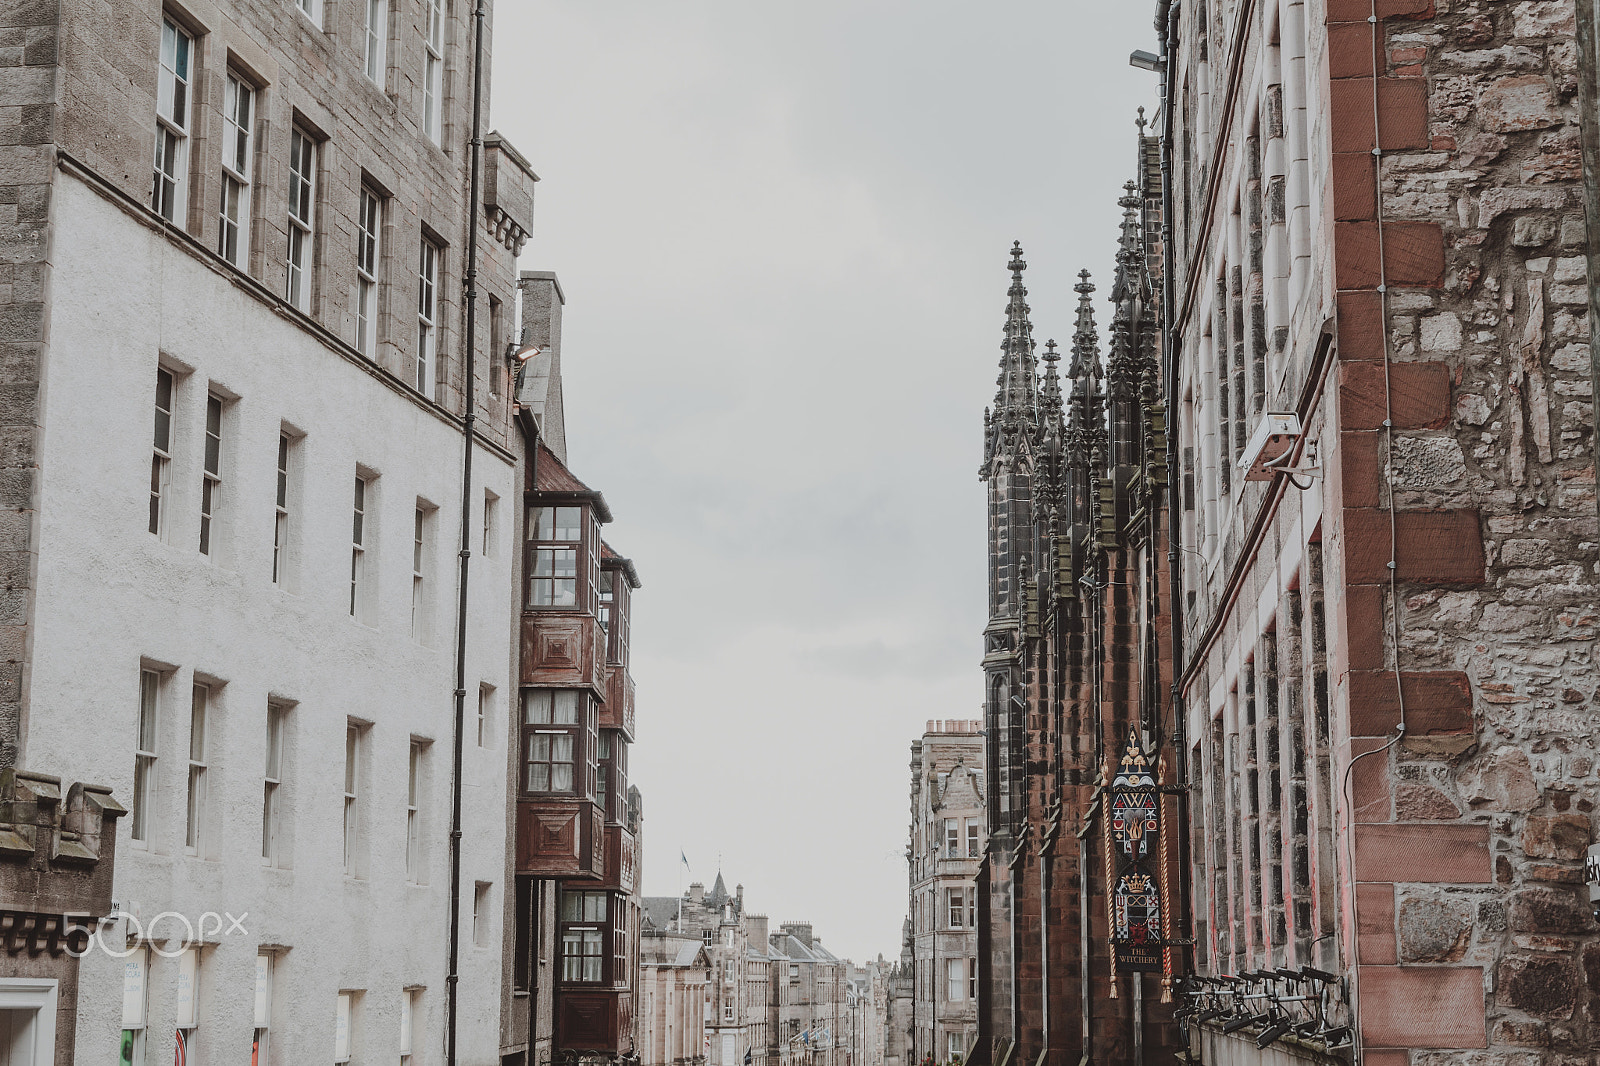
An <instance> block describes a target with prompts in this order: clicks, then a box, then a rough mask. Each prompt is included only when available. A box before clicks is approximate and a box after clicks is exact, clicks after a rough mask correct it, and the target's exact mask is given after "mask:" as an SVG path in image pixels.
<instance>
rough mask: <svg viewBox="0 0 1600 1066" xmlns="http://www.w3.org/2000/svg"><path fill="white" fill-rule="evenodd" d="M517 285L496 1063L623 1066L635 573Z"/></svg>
mask: <svg viewBox="0 0 1600 1066" xmlns="http://www.w3.org/2000/svg"><path fill="white" fill-rule="evenodd" d="M520 287H521V297H522V347H521V348H520V349H519V350H518V352H517V355H516V357H515V361H516V362H517V363H518V364H519V369H518V371H517V378H516V381H515V384H514V392H515V396H516V405H515V406H516V410H515V418H516V427H517V430H518V433H519V435H520V437H521V439H522V442H523V453H524V454H525V455H526V461H525V462H524V463H523V464H522V465H521V466H520V467H519V470H518V473H519V475H520V477H521V486H520V488H521V494H522V503H523V506H522V507H520V508H519V509H518V515H517V517H516V519H515V521H516V523H517V535H518V549H517V550H518V551H519V552H520V553H521V555H522V567H521V574H522V581H521V584H520V588H519V589H518V590H517V595H518V602H519V605H520V608H521V610H520V615H519V619H518V629H517V632H516V634H515V635H514V637H512V638H511V640H508V641H507V643H508V644H509V643H511V641H512V640H514V641H515V645H514V646H515V649H516V650H515V669H516V673H515V680H516V685H515V692H516V698H515V701H514V704H513V705H514V707H515V710H514V711H513V712H512V715H513V717H512V722H513V723H514V724H513V725H512V728H511V737H512V742H511V744H510V745H509V751H508V753H507V754H508V765H509V767H510V769H509V784H508V790H507V792H505V793H502V795H504V796H506V797H507V802H508V803H509V806H510V809H511V811H512V812H513V813H512V816H511V819H510V821H511V825H512V827H513V832H514V842H515V846H514V847H513V848H512V849H510V852H509V853H508V854H507V855H506V857H505V860H506V864H507V868H508V870H509V877H510V879H511V883H512V884H513V886H514V888H513V892H512V893H511V896H510V902H511V907H510V910H509V911H508V921H507V930H506V934H505V947H506V950H507V952H508V954H509V956H510V960H511V962H510V965H509V966H508V967H507V977H508V981H507V982H506V992H507V997H506V998H505V999H504V1000H503V1003H502V1008H503V1009H502V1014H501V1040H502V1052H503V1054H504V1055H505V1056H506V1057H508V1058H510V1059H511V1061H513V1062H516V1063H518V1064H520V1066H533V1064H535V1063H541V1062H548V1061H551V1060H552V1059H559V1060H561V1061H571V1060H574V1059H577V1058H582V1059H584V1060H585V1061H589V1062H593V1061H607V1060H613V1059H632V1058H635V1057H637V1056H638V1055H639V1053H640V1045H639V1043H638V1042H637V1041H636V1040H635V1030H634V1025H635V1019H634V1012H635V1005H636V992H637V989H638V984H639V932H640V917H641V912H640V908H641V901H640V895H639V878H640V872H641V871H640V866H639V858H640V833H641V829H642V821H643V811H642V803H641V799H640V796H639V791H638V790H637V789H635V788H631V787H630V786H629V784H628V752H629V749H630V748H631V747H632V746H633V738H634V686H633V678H632V676H631V675H630V674H629V672H628V658H629V655H628V653H629V646H630V639H629V638H630V631H631V626H630V615H631V610H632V596H633V593H634V591H635V590H637V589H638V588H639V576H638V573H637V572H636V571H635V570H634V566H633V563H632V562H631V561H630V560H628V559H627V558H625V557H624V556H622V555H620V554H619V553H617V552H616V551H614V550H613V549H612V548H611V546H610V545H609V544H607V543H606V542H605V540H604V539H603V538H602V537H601V533H600V530H601V527H602V525H604V524H605V523H609V522H610V521H611V509H610V508H609V507H608V506H607V504H606V500H605V497H604V496H602V495H601V494H600V493H599V492H597V491H595V490H594V489H591V488H590V487H589V486H587V485H585V484H584V483H583V482H582V481H580V480H579V479H578V478H577V477H576V476H575V475H574V474H573V473H572V471H571V469H570V468H569V466H568V457H567V437H566V413H565V405H564V393H563V388H562V378H561V358H562V355H561V314H562V308H563V304H564V300H565V296H564V294H563V293H562V290H561V284H560V282H559V281H558V280H557V278H556V276H555V275H554V274H552V273H550V272H548V271H527V272H524V273H523V275H522V277H521V280H520ZM502 646H505V645H502ZM493 698H494V697H493V693H486V694H485V695H484V699H486V700H488V701H491V702H492V701H493ZM490 713H492V712H488V711H486V712H485V714H486V715H487V714H490Z"/></svg>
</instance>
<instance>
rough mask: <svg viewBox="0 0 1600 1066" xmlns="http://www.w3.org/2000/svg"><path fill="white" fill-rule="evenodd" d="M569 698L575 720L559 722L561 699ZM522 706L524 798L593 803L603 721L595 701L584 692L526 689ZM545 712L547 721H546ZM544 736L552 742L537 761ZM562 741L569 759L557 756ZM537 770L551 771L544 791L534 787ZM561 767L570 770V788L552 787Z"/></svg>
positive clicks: (520, 788) (519, 779)
mask: <svg viewBox="0 0 1600 1066" xmlns="http://www.w3.org/2000/svg"><path fill="white" fill-rule="evenodd" d="M566 694H571V696H572V720H571V721H559V720H557V714H558V711H559V706H558V702H557V698H558V696H564V695H566ZM519 703H520V706H519V714H520V719H519V720H520V722H521V725H520V726H519V732H520V740H519V749H520V750H519V755H520V758H521V763H520V765H521V770H520V772H519V773H518V775H517V786H518V793H519V794H520V795H522V796H570V797H572V798H574V799H592V798H593V796H594V782H595V778H596V776H597V772H598V771H597V767H596V765H595V756H596V748H597V746H598V741H597V739H592V738H597V732H598V725H597V719H598V717H599V715H598V713H597V711H596V708H595V705H594V699H593V697H591V696H590V695H589V693H588V692H586V691H584V690H583V689H575V688H532V687H527V688H523V689H522V692H521V695H520V699H519ZM540 705H542V706H540ZM541 711H542V712H543V714H544V715H547V717H542V716H541V714H540V713H539V712H541ZM541 736H543V737H549V738H550V740H549V742H548V743H547V744H546V745H545V752H544V753H543V754H540V755H539V756H538V757H537V758H536V757H535V749H537V748H538V747H539V744H538V738H539V737H541ZM560 738H566V739H567V752H568V755H567V757H566V758H557V757H556V756H555V751H556V750H557V748H558V747H559V745H558V744H557V740H558V739H560ZM536 766H544V767H547V770H546V773H545V777H544V781H545V785H546V787H544V788H534V787H532V782H533V780H534V776H533V773H532V769H533V768H534V767H536ZM558 766H568V767H570V778H569V780H570V784H569V785H568V787H566V788H554V787H551V786H553V784H554V782H555V780H556V767H558Z"/></svg>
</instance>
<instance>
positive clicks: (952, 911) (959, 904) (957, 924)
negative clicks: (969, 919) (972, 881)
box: [944, 888, 967, 929]
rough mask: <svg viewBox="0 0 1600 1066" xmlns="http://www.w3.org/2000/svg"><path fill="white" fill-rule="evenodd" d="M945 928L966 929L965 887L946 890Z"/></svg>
mask: <svg viewBox="0 0 1600 1066" xmlns="http://www.w3.org/2000/svg"><path fill="white" fill-rule="evenodd" d="M944 905H945V928H946V929H965V928H966V924H965V919H966V916H967V890H966V889H965V888H946V889H945V890H944Z"/></svg>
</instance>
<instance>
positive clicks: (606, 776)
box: [595, 729, 629, 825]
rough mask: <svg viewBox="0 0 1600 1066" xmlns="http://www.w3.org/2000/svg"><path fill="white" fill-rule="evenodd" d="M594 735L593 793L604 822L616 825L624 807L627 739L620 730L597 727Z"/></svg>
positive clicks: (626, 783)
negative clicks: (598, 803) (603, 811)
mask: <svg viewBox="0 0 1600 1066" xmlns="http://www.w3.org/2000/svg"><path fill="white" fill-rule="evenodd" d="M597 736H598V740H597V742H596V749H595V766H596V771H595V773H596V785H595V790H596V795H597V796H598V797H599V800H600V806H601V807H602V808H603V809H604V810H605V817H606V821H608V822H612V823H615V824H618V825H620V824H621V823H622V821H623V817H624V816H625V815H626V814H627V809H628V802H627V796H628V747H629V745H628V741H627V738H626V737H625V736H624V735H623V732H622V730H620V729H601V730H599V732H598V734H597Z"/></svg>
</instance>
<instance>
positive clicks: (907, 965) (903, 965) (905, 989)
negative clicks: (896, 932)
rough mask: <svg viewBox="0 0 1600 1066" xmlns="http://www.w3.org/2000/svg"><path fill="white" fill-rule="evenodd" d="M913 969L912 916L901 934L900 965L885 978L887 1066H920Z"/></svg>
mask: <svg viewBox="0 0 1600 1066" xmlns="http://www.w3.org/2000/svg"><path fill="white" fill-rule="evenodd" d="M912 973H913V967H912V965H911V916H910V915H909V914H908V915H907V916H906V920H905V923H904V928H903V929H902V932H901V948H900V958H899V961H897V962H896V963H894V964H893V965H892V966H890V967H889V969H888V970H887V971H886V972H885V974H884V978H883V995H884V1011H883V1063H884V1066H916V1062H917V1049H916V1032H917V1029H916V1024H915V1019H914V1017H913V1015H914V1011H915V1009H916V987H915V982H914V981H913V978H912Z"/></svg>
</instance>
